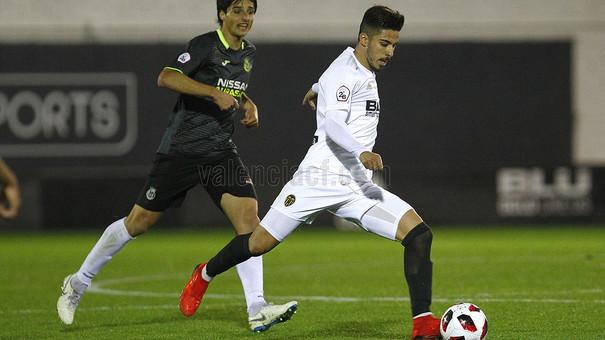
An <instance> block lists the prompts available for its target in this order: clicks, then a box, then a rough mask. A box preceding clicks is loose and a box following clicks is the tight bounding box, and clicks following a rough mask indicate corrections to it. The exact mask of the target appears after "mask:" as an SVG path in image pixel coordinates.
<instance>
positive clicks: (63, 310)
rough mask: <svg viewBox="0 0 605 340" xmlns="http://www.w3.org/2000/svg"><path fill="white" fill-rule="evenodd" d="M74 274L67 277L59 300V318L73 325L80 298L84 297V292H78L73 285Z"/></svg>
mask: <svg viewBox="0 0 605 340" xmlns="http://www.w3.org/2000/svg"><path fill="white" fill-rule="evenodd" d="M73 276H74V274H71V275H67V277H65V279H64V280H63V286H62V287H61V296H59V300H57V312H58V313H59V318H60V319H61V321H63V323H64V324H66V325H71V324H72V323H73V322H74V313H75V312H76V308H78V304H79V303H80V298H81V297H82V294H79V293H78V292H76V291H75V290H74V288H73V287H72V286H71V278H72V277H73Z"/></svg>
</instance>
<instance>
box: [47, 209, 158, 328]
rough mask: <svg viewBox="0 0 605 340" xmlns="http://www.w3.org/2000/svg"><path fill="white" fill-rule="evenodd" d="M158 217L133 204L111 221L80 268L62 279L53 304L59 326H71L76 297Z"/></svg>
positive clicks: (77, 301)
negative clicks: (60, 322) (123, 216)
mask: <svg viewBox="0 0 605 340" xmlns="http://www.w3.org/2000/svg"><path fill="white" fill-rule="evenodd" d="M160 215H161V213H160V212H154V211H149V210H146V209H144V208H142V207H140V206H138V205H135V206H134V207H133V208H132V211H131V212H130V214H129V215H128V217H126V218H121V219H119V220H117V221H115V222H113V223H112V224H110V225H109V226H108V227H107V228H106V229H105V231H104V232H103V234H102V235H101V237H100V238H99V240H98V241H97V243H96V244H95V245H94V247H93V248H92V250H91V251H90V252H89V253H88V255H87V256H86V259H85V260H84V262H83V263H82V265H81V266H80V269H79V270H78V271H77V272H76V273H75V274H71V275H68V276H67V277H66V278H65V279H64V280H63V286H62V287H61V292H62V294H61V296H60V297H59V300H58V301H57V312H58V313H59V318H60V319H61V321H63V323H65V324H67V325H70V324H72V323H73V319H74V313H75V311H76V308H77V307H78V304H79V302H80V298H81V297H82V295H84V292H85V291H86V289H87V288H88V287H89V286H90V284H91V282H92V280H93V279H94V278H95V276H97V274H98V273H99V272H100V271H101V269H103V267H105V265H106V264H107V263H108V262H109V261H110V260H111V259H112V258H113V256H114V255H116V254H117V253H118V252H119V251H120V250H121V249H122V248H124V246H125V245H126V244H127V243H128V242H129V241H130V240H132V239H134V237H135V236H137V235H140V234H142V233H144V232H145V231H146V230H147V229H149V228H150V227H151V226H152V225H153V224H154V223H155V222H156V221H157V220H158V218H159V217H160Z"/></svg>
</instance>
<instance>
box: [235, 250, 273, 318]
mask: <svg viewBox="0 0 605 340" xmlns="http://www.w3.org/2000/svg"><path fill="white" fill-rule="evenodd" d="M235 268H236V269H237V275H239V279H240V281H241V282H242V287H243V288H244V294H245V296H246V306H247V307H248V314H249V315H250V316H252V315H254V314H256V313H257V312H258V310H259V309H260V308H261V307H262V306H264V305H265V304H266V301H265V297H264V291H263V257H262V256H257V257H251V258H249V259H248V260H246V261H244V262H242V263H240V264H238V265H237V266H235Z"/></svg>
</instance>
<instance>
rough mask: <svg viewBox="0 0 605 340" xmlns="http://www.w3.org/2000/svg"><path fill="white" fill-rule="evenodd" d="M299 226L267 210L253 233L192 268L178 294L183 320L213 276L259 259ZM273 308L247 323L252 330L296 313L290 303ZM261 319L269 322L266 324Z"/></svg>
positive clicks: (283, 216)
mask: <svg viewBox="0 0 605 340" xmlns="http://www.w3.org/2000/svg"><path fill="white" fill-rule="evenodd" d="M300 223H301V222H300V221H298V220H296V219H293V218H290V217H288V216H286V215H284V214H283V213H281V212H279V211H278V210H276V209H274V208H271V209H270V210H269V212H268V213H267V215H266V216H265V218H264V219H263V221H261V224H260V225H258V226H257V227H256V228H255V229H254V232H252V233H250V234H243V235H237V236H235V237H234V238H233V239H232V240H231V241H230V242H229V243H228V244H227V245H226V246H225V247H224V248H223V249H222V250H221V251H219V252H218V253H217V254H216V255H215V256H214V257H213V258H212V259H210V261H208V262H207V263H206V264H201V265H198V267H196V269H195V270H194V273H193V275H192V276H191V279H190V280H189V282H188V283H187V285H186V286H185V288H184V289H183V292H182V293H181V299H180V308H181V312H182V313H183V314H184V315H185V316H191V315H193V314H194V313H195V311H196V310H197V308H198V307H199V304H200V303H201V300H202V298H203V296H204V294H205V292H206V289H207V288H208V284H209V283H210V281H212V279H213V278H214V277H215V276H217V275H219V274H221V273H223V272H225V271H227V270H228V269H230V268H232V267H234V266H236V265H237V264H239V263H242V262H244V261H246V260H248V259H250V258H251V257H253V256H259V255H262V254H264V253H266V252H268V251H270V250H271V249H273V248H274V247H276V246H277V245H278V244H279V243H280V242H281V240H283V238H284V237H286V236H287V235H288V234H290V233H291V232H292V231H294V229H296V227H298V226H299V225H300ZM263 225H265V226H266V227H264V226H263ZM274 230H279V232H274ZM277 307H278V308H277V309H276V308H269V309H263V310H262V314H263V315H262V316H261V318H260V319H259V320H255V319H253V320H250V324H251V328H252V330H254V331H263V330H266V329H268V328H269V327H270V326H271V325H273V324H275V323H279V322H283V321H286V320H288V319H289V318H290V316H291V315H292V314H293V313H294V312H295V311H296V308H297V303H296V301H291V302H289V303H287V304H285V305H279V306H277ZM276 316H277V317H276ZM263 319H267V320H268V319H270V320H271V322H270V323H266V322H265V321H266V320H263Z"/></svg>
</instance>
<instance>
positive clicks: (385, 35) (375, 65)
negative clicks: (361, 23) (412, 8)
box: [368, 30, 399, 72]
mask: <svg viewBox="0 0 605 340" xmlns="http://www.w3.org/2000/svg"><path fill="white" fill-rule="evenodd" d="M398 43H399V31H395V30H380V32H379V33H377V34H374V35H373V36H371V37H369V42H368V64H369V65H370V68H371V69H372V70H373V71H374V72H379V71H380V70H382V69H383V68H384V67H385V66H386V65H387V64H388V63H389V61H391V58H393V55H395V47H397V44H398Z"/></svg>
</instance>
